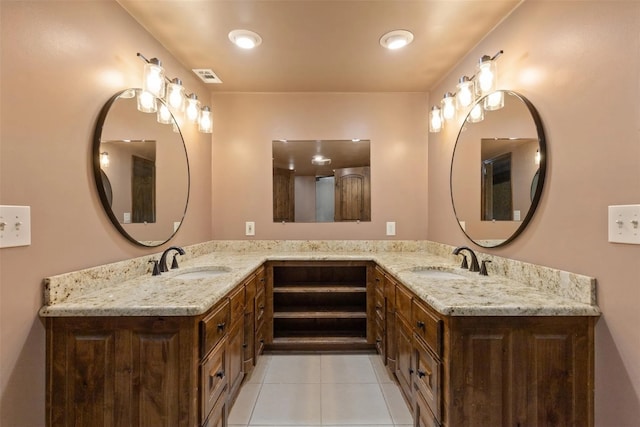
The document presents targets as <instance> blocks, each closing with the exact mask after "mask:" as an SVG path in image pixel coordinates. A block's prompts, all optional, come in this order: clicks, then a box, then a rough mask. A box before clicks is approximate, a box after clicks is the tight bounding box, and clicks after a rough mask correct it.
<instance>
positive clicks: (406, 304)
mask: <svg viewBox="0 0 640 427" xmlns="http://www.w3.org/2000/svg"><path fill="white" fill-rule="evenodd" d="M411 300H412V297H411V294H410V293H409V291H407V290H406V289H404V288H403V287H402V286H398V287H397V288H396V313H398V314H399V315H400V316H402V317H404V318H405V319H406V320H407V321H409V320H411Z"/></svg>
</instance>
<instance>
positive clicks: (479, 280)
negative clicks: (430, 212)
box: [40, 248, 600, 317]
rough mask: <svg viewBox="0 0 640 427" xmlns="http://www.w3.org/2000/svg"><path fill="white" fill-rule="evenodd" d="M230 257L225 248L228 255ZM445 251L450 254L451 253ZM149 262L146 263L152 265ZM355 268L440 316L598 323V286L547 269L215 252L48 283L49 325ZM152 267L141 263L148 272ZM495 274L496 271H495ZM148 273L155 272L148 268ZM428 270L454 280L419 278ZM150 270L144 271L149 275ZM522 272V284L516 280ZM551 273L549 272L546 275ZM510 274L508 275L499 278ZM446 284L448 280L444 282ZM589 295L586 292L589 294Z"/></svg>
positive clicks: (194, 302) (441, 259)
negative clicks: (175, 263)
mask: <svg viewBox="0 0 640 427" xmlns="http://www.w3.org/2000/svg"><path fill="white" fill-rule="evenodd" d="M222 249H225V248H222ZM445 249H446V248H445ZM147 258H148V257H147ZM269 260H272V261H275V260H313V261H322V260H356V261H374V262H376V263H377V264H379V265H380V266H381V267H382V268H384V269H385V270H386V271H387V272H389V273H390V274H391V275H393V276H394V277H395V278H396V279H397V280H398V281H400V282H401V283H403V284H404V285H406V286H407V287H408V288H410V289H411V290H412V291H414V292H415V293H416V295H418V296H419V297H420V298H422V299H423V300H424V301H425V302H427V303H428V304H429V305H431V306H432V307H433V308H434V309H435V310H437V311H438V312H440V313H442V314H444V315H452V316H598V315H599V314H600V311H599V309H598V307H597V305H595V297H594V295H595V280H594V279H592V278H588V277H585V276H579V275H574V274H573V273H566V272H558V271H554V270H549V269H547V268H546V267H540V268H538V269H536V266H531V265H528V266H529V267H527V266H525V267H521V266H517V268H513V266H510V265H509V264H508V263H503V264H500V262H497V261H496V260H494V264H495V265H496V267H495V270H499V271H498V273H497V274H496V273H495V272H490V275H489V276H480V275H478V274H477V273H471V272H469V271H468V270H465V269H461V268H459V267H458V264H457V263H454V262H453V260H452V259H451V257H447V256H442V254H434V253H431V252H424V251H412V252H401V251H376V252H366V251H344V252H323V251H306V252H305V251H287V250H284V251H283V250H277V251H274V250H262V251H260V250H252V251H235V250H216V251H213V252H210V253H206V254H202V255H198V256H193V257H192V258H190V259H187V260H185V261H183V262H181V265H180V268H179V269H177V270H172V271H169V272H167V273H163V274H162V275H160V276H151V274H150V273H146V274H144V275H139V274H138V275H137V276H135V277H132V278H126V277H125V279H123V280H116V281H115V282H114V281H113V280H112V281H111V283H105V284H104V285H94V282H99V280H98V279H96V277H98V276H100V277H106V276H108V273H109V271H110V270H109V269H110V268H117V269H121V268H122V265H116V264H114V265H113V267H110V266H109V265H107V266H101V267H100V269H97V268H95V269H88V270H83V271H80V272H74V273H68V274H67V275H62V276H59V277H53V278H48V279H45V285H46V289H45V305H44V306H43V307H42V309H41V310H40V315H41V316H43V317H68V316H193V315H198V314H202V313H204V312H206V311H207V310H208V309H209V308H211V307H212V306H213V305H214V304H216V303H217V302H218V301H219V300H220V299H221V298H222V297H223V296H224V295H225V294H226V293H227V292H229V291H230V290H231V289H233V288H234V287H235V286H237V285H238V284H240V283H241V282H242V281H243V280H245V279H246V278H247V277H248V276H250V274H251V273H252V272H253V271H254V270H255V269H256V268H258V267H259V266H260V265H262V264H263V263H264V262H265V261H269ZM147 261H148V259H146V258H145V259H141V261H139V265H140V266H144V265H145V264H146V263H147ZM492 266H493V264H492ZM149 267H150V265H149ZM207 267H224V268H225V269H228V272H225V273H224V274H218V275H216V276H213V277H207V278H200V279H189V280H184V279H180V278H177V277H174V276H177V275H179V274H181V273H185V272H190V271H199V270H202V269H205V268H207ZM420 268H426V269H430V270H439V271H444V272H447V273H453V274H456V275H457V276H456V277H453V278H451V277H445V278H439V277H437V276H438V275H435V276H433V275H427V276H424V275H421V274H416V272H415V271H414V270H415V269H420ZM147 269H148V267H146V266H145V270H147ZM514 270H517V274H516V276H518V280H514V278H513V277H511V278H510V277H509V276H514V272H513V271H514ZM547 270H548V271H547ZM499 273H505V274H499ZM445 276H446V274H445ZM586 287H591V289H587V290H586V291H585V289H584V288H586Z"/></svg>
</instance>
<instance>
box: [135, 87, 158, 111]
mask: <svg viewBox="0 0 640 427" xmlns="http://www.w3.org/2000/svg"><path fill="white" fill-rule="evenodd" d="M156 102H157V100H156V97H155V96H153V95H152V94H150V93H149V92H145V91H144V90H139V91H138V97H137V104H138V111H142V112H143V113H155V112H156V111H158V105H157V104H156Z"/></svg>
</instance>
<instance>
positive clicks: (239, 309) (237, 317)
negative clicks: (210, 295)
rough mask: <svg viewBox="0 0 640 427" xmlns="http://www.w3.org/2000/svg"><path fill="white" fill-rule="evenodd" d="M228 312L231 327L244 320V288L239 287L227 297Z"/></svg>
mask: <svg viewBox="0 0 640 427" xmlns="http://www.w3.org/2000/svg"><path fill="white" fill-rule="evenodd" d="M229 310H230V311H231V319H230V320H229V321H230V322H231V324H232V325H235V324H236V322H239V321H241V320H242V319H244V286H240V287H239V288H238V289H236V290H235V291H233V293H232V294H231V295H230V296H229Z"/></svg>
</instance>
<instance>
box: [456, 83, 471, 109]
mask: <svg viewBox="0 0 640 427" xmlns="http://www.w3.org/2000/svg"><path fill="white" fill-rule="evenodd" d="M456 88H457V89H458V90H457V93H456V107H458V109H465V108H467V107H468V106H470V105H471V104H472V103H473V99H474V95H473V82H472V81H471V80H470V79H469V77H467V76H462V77H460V80H459V82H458V84H457V85H456Z"/></svg>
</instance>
